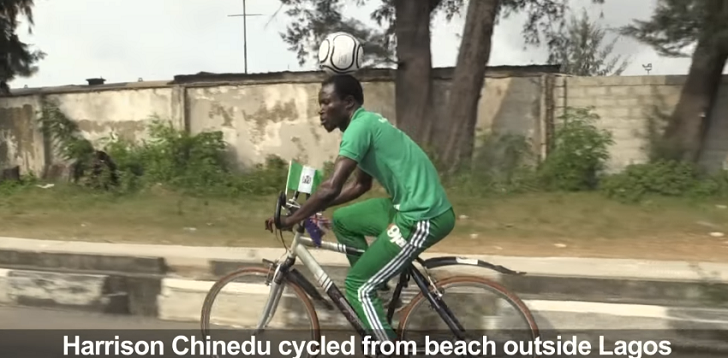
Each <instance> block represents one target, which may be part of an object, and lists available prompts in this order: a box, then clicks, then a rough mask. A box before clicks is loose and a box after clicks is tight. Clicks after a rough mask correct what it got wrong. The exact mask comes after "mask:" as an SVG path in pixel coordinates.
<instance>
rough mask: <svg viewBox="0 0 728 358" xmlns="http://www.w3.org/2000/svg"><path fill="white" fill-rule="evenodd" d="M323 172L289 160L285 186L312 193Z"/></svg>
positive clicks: (319, 182) (289, 188)
mask: <svg viewBox="0 0 728 358" xmlns="http://www.w3.org/2000/svg"><path fill="white" fill-rule="evenodd" d="M322 178H323V173H322V172H321V171H320V170H318V169H316V168H313V167H310V166H308V165H302V164H300V163H296V162H294V161H291V162H290V163H289V167H288V180H287V183H286V188H287V189H288V190H293V191H298V192H301V193H306V194H313V193H314V192H315V191H316V188H318V186H319V184H321V182H322Z"/></svg>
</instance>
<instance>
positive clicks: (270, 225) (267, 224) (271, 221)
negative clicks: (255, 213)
mask: <svg viewBox="0 0 728 358" xmlns="http://www.w3.org/2000/svg"><path fill="white" fill-rule="evenodd" d="M275 225H276V222H275V218H274V217H272V216H271V217H270V218H268V219H265V229H266V230H268V231H270V232H273V228H274V227H275Z"/></svg>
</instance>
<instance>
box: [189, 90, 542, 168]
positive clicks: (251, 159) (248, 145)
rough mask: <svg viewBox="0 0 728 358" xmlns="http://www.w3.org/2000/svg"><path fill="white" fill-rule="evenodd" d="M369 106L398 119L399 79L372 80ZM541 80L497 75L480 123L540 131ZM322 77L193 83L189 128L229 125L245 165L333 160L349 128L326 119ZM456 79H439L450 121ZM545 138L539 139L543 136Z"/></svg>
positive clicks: (227, 132) (439, 101)
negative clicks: (329, 126)
mask: <svg viewBox="0 0 728 358" xmlns="http://www.w3.org/2000/svg"><path fill="white" fill-rule="evenodd" d="M362 85H363V87H364V92H365V104H364V106H365V107H366V108H367V109H369V110H372V111H376V112H379V113H381V114H382V115H384V116H385V117H387V118H388V119H390V120H391V121H392V123H394V124H395V125H396V123H397V117H396V114H395V101H394V84H393V83H392V82H391V81H386V82H385V81H365V82H363V84H362ZM541 85H542V84H541V79H540V78H539V77H523V78H518V77H517V78H489V79H488V83H487V85H486V86H484V87H483V90H482V92H481V96H482V98H483V100H482V101H481V102H480V105H479V109H478V123H477V127H478V128H479V129H483V130H486V131H488V130H491V129H494V130H508V131H511V132H516V133H519V134H523V135H526V136H535V135H538V133H539V131H538V128H537V127H538V121H539V113H540V99H541V95H542V93H541V92H542V91H541ZM319 87H320V85H319V82H318V81H316V82H304V83H272V84H252V85H223V86H210V87H198V88H188V89H187V97H186V99H187V103H186V106H187V108H188V121H189V128H190V130H191V131H192V133H199V132H200V131H206V130H222V131H223V133H224V137H225V139H226V141H227V142H228V143H230V144H231V145H232V147H233V153H234V155H235V157H236V158H237V160H238V162H239V163H240V164H241V165H243V166H250V165H252V164H254V163H260V162H262V161H263V160H265V157H266V156H267V155H270V154H276V155H279V156H281V157H283V158H285V159H290V158H296V157H298V158H300V160H302V161H304V162H307V163H310V164H313V165H317V166H321V165H323V163H324V162H325V161H327V160H332V159H333V158H334V157H335V155H336V153H337V148H338V144H339V141H340V140H341V133H340V132H339V131H338V130H336V131H334V132H333V133H326V131H325V130H324V129H323V127H321V126H320V125H319V115H318V90H319ZM448 92H449V81H446V80H437V81H435V93H436V95H435V96H434V98H433V102H434V106H435V110H437V111H438V114H439V115H440V117H441V118H443V119H444V120H442V121H441V122H440V123H441V124H442V126H443V127H446V126H449V125H450V123H449V121H448V120H447V113H446V111H445V103H446V100H447V95H448ZM536 139H538V138H536Z"/></svg>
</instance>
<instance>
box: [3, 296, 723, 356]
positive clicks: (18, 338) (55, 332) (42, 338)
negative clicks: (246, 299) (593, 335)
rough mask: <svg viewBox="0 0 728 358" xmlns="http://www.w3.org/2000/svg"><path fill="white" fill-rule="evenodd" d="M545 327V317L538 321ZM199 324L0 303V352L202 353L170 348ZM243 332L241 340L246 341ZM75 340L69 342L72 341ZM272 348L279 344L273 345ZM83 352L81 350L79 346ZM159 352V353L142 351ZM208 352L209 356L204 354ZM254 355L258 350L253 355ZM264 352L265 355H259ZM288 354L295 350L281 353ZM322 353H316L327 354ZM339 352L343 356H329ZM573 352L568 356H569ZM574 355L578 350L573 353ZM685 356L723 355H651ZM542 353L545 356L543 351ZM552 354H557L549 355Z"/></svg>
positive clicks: (6, 354) (197, 331) (168, 354)
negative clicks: (159, 346)
mask: <svg viewBox="0 0 728 358" xmlns="http://www.w3.org/2000/svg"><path fill="white" fill-rule="evenodd" d="M542 324H543V325H545V326H547V324H548V323H547V322H542ZM199 333H200V330H199V325H198V324H196V323H184V322H169V321H160V320H156V319H153V318H143V317H135V316H110V315H101V314H95V313H84V312H70V311H61V310H51V309H41V308H17V307H2V306H0V356H2V357H8V358H26V357H27V358H31V357H32V358H58V357H73V356H77V357H81V356H103V357H110V356H119V357H121V356H132V357H141V356H142V355H123V354H119V355H113V354H112V355H104V354H103V351H102V354H95V355H94V354H90V355H86V354H80V355H73V354H72V353H73V352H72V351H71V354H68V355H66V354H64V350H63V347H64V336H66V337H70V338H71V339H72V338H74V337H75V336H76V335H79V336H80V338H79V340H80V341H94V342H98V341H105V340H112V339H114V338H115V337H114V336H115V335H118V336H119V338H118V339H119V340H130V341H133V342H139V341H145V342H149V341H151V340H155V339H164V341H165V351H164V353H165V354H164V355H161V356H164V357H179V356H187V357H203V356H205V355H191V354H178V353H175V352H173V351H172V349H171V345H172V344H171V342H172V338H173V337H176V336H179V335H183V336H187V337H191V336H193V335H199ZM246 339H247V337H241V338H240V340H246ZM71 342H73V341H71ZM179 347H182V348H184V347H189V343H185V342H182V344H180V345H179ZM272 348H273V351H274V352H275V351H276V349H277V347H276V345H273V347H272ZM594 351H595V352H593V354H592V355H590V357H597V356H599V354H598V353H599V352H598V349H596V348H595V349H594ZM81 353H83V351H81ZM143 356H145V357H148V356H160V355H151V354H148V355H143ZM208 356H209V355H208ZM253 356H256V355H253ZM257 356H264V355H257ZM265 356H275V357H282V356H284V355H280V354H271V355H265ZM285 356H288V357H292V356H295V354H291V355H285ZM325 356H326V355H320V356H319V357H325ZM328 356H331V357H333V356H339V357H340V356H343V355H328ZM573 356H574V355H572V357H573ZM577 356H578V355H577ZM609 356H610V357H612V358H621V357H631V358H644V357H650V356H649V355H646V354H641V355H640V354H626V355H621V356H620V355H619V354H616V353H615V354H613V355H609ZM666 356H669V357H686V358H714V357H724V356H725V354H723V355H721V354H714V355H710V354H707V353H684V352H672V353H671V354H669V355H660V354H659V353H658V354H656V355H652V356H651V357H666ZM542 357H547V356H546V355H544V356H542ZM552 357H556V355H553V356H552Z"/></svg>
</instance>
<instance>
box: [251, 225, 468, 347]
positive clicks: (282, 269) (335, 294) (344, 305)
mask: <svg viewBox="0 0 728 358" xmlns="http://www.w3.org/2000/svg"><path fill="white" fill-rule="evenodd" d="M303 233H304V228H303V226H302V225H299V227H298V228H297V229H296V232H295V236H294V238H293V243H292V245H291V248H290V249H289V250H288V254H287V257H286V259H285V260H284V262H283V263H282V264H280V265H278V266H277V267H276V269H275V272H274V273H273V277H272V280H271V290H270V292H271V293H270V295H269V297H268V300H267V302H266V305H265V307H264V309H263V317H262V318H261V321H260V322H259V323H258V327H257V328H258V330H260V329H262V328H263V326H265V325H266V324H267V323H268V322H269V321H270V319H272V317H273V315H274V313H275V310H276V308H277V306H278V302H279V300H280V297H281V295H282V294H283V285H282V282H283V280H284V278H286V277H289V278H291V279H292V280H293V281H294V282H295V283H297V284H299V285H300V286H301V287H302V288H303V289H304V290H305V291H306V293H308V294H309V295H310V296H311V295H313V298H314V300H316V301H319V302H321V301H322V300H323V298H321V297H320V295H319V293H318V292H317V291H316V290H315V288H313V287H312V285H311V284H310V283H309V282H308V280H307V279H306V278H305V277H303V275H301V274H300V273H298V272H297V271H296V269H295V268H293V269H291V268H292V267H293V265H294V264H295V262H296V259H298V258H300V259H301V262H302V263H303V265H304V266H306V268H308V269H309V271H310V272H311V273H312V274H313V276H314V277H315V278H316V281H317V282H318V284H319V285H320V287H321V288H323V289H324V291H325V292H326V294H327V295H328V296H329V298H330V299H331V301H332V302H333V303H334V305H335V307H336V308H337V309H338V310H339V311H340V312H341V313H342V314H343V315H344V317H346V319H347V320H348V321H349V323H350V324H351V325H352V327H354V329H355V330H356V331H357V333H359V334H360V335H361V336H362V337H363V336H364V335H366V334H367V332H366V331H365V329H364V326H363V324H362V322H361V320H360V319H359V317H358V316H357V315H356V312H354V309H353V308H352V306H351V304H350V303H349V302H348V300H346V298H345V297H344V295H343V293H342V292H341V290H340V289H339V288H338V286H337V285H336V284H335V283H334V282H333V281H332V280H331V277H329V275H328V274H327V273H326V271H325V270H324V269H323V267H321V265H320V264H319V263H318V261H316V259H315V258H314V257H313V255H312V254H311V252H310V251H309V249H308V248H307V246H310V247H318V248H321V249H324V250H327V251H335V252H339V253H343V254H347V255H361V254H362V253H363V252H364V251H363V250H359V249H355V248H351V247H348V246H346V245H343V244H340V243H333V242H326V241H322V242H321V245H320V246H316V245H315V244H314V243H313V240H312V239H311V238H308V237H305V236H303ZM416 260H417V261H418V262H423V261H422V259H420V258H419V257H418V258H417V259H416ZM264 262H267V263H269V264H270V263H271V262H270V261H267V260H264ZM288 275H290V276H288ZM410 275H411V276H412V278H414V280H415V283H416V284H417V286H418V287H419V289H420V290H421V291H422V293H423V295H425V297H426V298H427V300H428V301H429V302H430V304H432V306H433V308H434V309H435V310H436V311H437V312H438V314H439V315H440V317H441V318H442V319H443V320H444V321H445V323H446V324H447V325H448V326H449V327H450V329H451V330H452V331H453V332H454V333H455V334H456V335H458V337H459V338H461V339H462V338H463V336H462V334H461V333H462V332H463V330H464V329H463V328H462V326H461V325H460V324H459V323H458V322H457V320H456V318H455V317H454V316H453V315H452V313H451V312H450V310H449V309H448V308H447V306H446V305H445V303H444V302H441V301H440V300H438V298H440V297H441V294H440V293H439V292H437V291H436V288H435V286H434V284H433V285H432V286H429V285H428V282H429V283H433V282H432V279H431V278H430V276H429V274H428V275H427V276H425V275H424V274H422V273H421V272H420V271H419V270H418V269H417V268H415V267H414V266H413V265H412V264H410V265H409V266H408V267H407V268H406V269H405V270H404V271H403V272H402V273H400V279H399V282H398V284H397V286H396V288H395V291H394V295H393V298H392V300H393V301H396V300H397V299H398V298H399V295H400V294H401V291H402V289H403V288H404V287H405V286H406V285H407V283H408V281H409V276H410ZM430 288H432V291H435V292H434V293H433V292H432V291H431V290H430ZM316 296H318V297H316ZM317 298H320V300H319V299H317ZM394 311H395V307H394V306H393V305H392V306H390V307H389V309H388V312H387V321H388V322H390V324H391V320H392V317H393V316H394Z"/></svg>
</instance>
